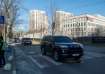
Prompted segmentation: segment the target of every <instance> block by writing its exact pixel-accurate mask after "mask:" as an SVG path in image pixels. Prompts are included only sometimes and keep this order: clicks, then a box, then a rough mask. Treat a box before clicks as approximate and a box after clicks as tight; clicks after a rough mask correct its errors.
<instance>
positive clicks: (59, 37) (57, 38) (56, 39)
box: [53, 36, 73, 43]
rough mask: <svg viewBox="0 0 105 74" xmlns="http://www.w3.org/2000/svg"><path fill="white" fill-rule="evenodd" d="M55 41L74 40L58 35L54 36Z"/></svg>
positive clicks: (68, 41)
mask: <svg viewBox="0 0 105 74" xmlns="http://www.w3.org/2000/svg"><path fill="white" fill-rule="evenodd" d="M53 40H54V42H58V43H65V42H66V43H71V42H73V41H72V40H71V39H70V38H68V37H63V36H58V37H53Z"/></svg>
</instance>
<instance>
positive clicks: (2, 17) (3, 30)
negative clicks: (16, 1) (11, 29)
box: [0, 16, 6, 41]
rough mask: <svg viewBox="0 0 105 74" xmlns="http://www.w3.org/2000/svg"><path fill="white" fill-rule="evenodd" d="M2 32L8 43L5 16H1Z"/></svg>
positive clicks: (0, 28)
mask: <svg viewBox="0 0 105 74" xmlns="http://www.w3.org/2000/svg"><path fill="white" fill-rule="evenodd" d="M0 31H1V32H3V36H4V41H6V34H5V18H4V16H0Z"/></svg>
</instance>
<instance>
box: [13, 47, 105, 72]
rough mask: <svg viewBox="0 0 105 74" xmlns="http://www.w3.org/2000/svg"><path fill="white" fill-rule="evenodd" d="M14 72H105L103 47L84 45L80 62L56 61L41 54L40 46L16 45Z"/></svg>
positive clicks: (104, 50) (104, 49)
mask: <svg viewBox="0 0 105 74" xmlns="http://www.w3.org/2000/svg"><path fill="white" fill-rule="evenodd" d="M14 49H15V53H16V54H15V56H16V57H15V59H16V60H15V61H16V74H105V70H104V69H105V53H104V52H105V48H104V47H103V48H97V47H92V46H85V50H84V51H85V55H84V56H83V59H82V60H83V61H82V62H81V63H75V62H71V61H67V62H56V61H54V60H53V59H52V58H50V57H48V56H42V55H41V52H40V46H38V45H33V46H22V45H16V46H15V47H14Z"/></svg>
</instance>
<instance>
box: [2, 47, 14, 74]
mask: <svg viewBox="0 0 105 74" xmlns="http://www.w3.org/2000/svg"><path fill="white" fill-rule="evenodd" d="M5 60H6V64H5V66H4V67H3V68H0V74H12V70H13V50H12V48H11V47H10V46H8V47H6V48H5Z"/></svg>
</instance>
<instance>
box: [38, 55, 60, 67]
mask: <svg viewBox="0 0 105 74" xmlns="http://www.w3.org/2000/svg"><path fill="white" fill-rule="evenodd" d="M40 56H41V57H43V58H44V59H46V60H47V61H49V62H51V63H52V64H54V65H61V64H62V63H60V62H56V61H54V60H53V59H51V58H50V57H47V56H42V55H40Z"/></svg>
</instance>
